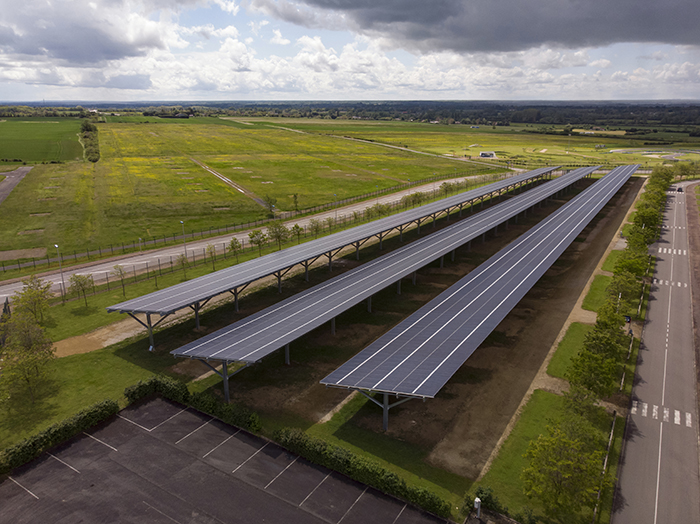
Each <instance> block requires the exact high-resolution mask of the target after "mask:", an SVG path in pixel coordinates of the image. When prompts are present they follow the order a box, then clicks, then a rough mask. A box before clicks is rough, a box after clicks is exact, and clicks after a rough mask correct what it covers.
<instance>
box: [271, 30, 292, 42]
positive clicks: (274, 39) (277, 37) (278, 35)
mask: <svg viewBox="0 0 700 524" xmlns="http://www.w3.org/2000/svg"><path fill="white" fill-rule="evenodd" d="M272 32H273V34H274V35H275V36H273V37H272V38H271V39H270V43H271V44H278V45H288V44H290V43H291V40H287V39H286V38H283V37H282V31H280V30H279V29H274V30H273V31H272Z"/></svg>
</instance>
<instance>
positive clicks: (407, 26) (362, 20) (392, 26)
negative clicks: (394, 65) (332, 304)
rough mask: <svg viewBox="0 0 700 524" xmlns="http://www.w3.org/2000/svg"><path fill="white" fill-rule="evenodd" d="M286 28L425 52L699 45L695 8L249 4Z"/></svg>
mask: <svg viewBox="0 0 700 524" xmlns="http://www.w3.org/2000/svg"><path fill="white" fill-rule="evenodd" d="M250 2H251V5H252V6H254V7H257V8H258V9H261V10H263V11H266V12H268V13H269V14H271V15H274V16H277V17H280V18H283V19H285V20H287V21H289V22H293V23H296V24H300V25H306V26H309V27H318V26H319V25H322V24H323V21H324V18H325V17H324V16H319V14H318V11H319V10H320V11H322V12H325V13H326V14H328V13H334V14H336V15H342V16H343V17H344V18H345V19H346V20H348V21H349V24H350V27H351V28H352V29H353V30H355V31H357V32H359V33H363V34H367V35H370V36H373V37H377V36H383V37H385V38H386V39H387V40H388V41H390V42H392V43H393V44H394V45H396V46H397V47H404V48H408V49H415V50H419V51H423V52H430V51H444V50H450V51H457V52H481V51H486V52H488V51H519V50H524V49H530V48H534V47H539V46H541V45H543V44H544V45H556V46H562V47H569V48H575V47H582V46H586V47H599V46H605V45H609V44H614V43H619V42H650V43H651V42H653V43H666V44H684V45H700V29H698V20H700V2H698V1H697V0H666V1H663V2H661V1H658V0H612V1H610V0H382V1H377V0H297V1H296V2H288V1H287V0H250Z"/></svg>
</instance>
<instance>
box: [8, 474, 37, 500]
mask: <svg viewBox="0 0 700 524" xmlns="http://www.w3.org/2000/svg"><path fill="white" fill-rule="evenodd" d="M7 478H8V479H10V480H11V481H12V482H14V483H15V484H17V485H18V486H19V487H20V488H22V489H23V490H24V491H26V492H27V493H29V494H30V495H31V496H32V497H34V498H35V499H37V500H39V497H37V496H36V495H35V494H34V493H32V492H31V491H29V490H28V489H27V488H25V487H24V486H23V485H22V484H20V483H19V482H17V481H16V480H15V479H13V478H12V477H7Z"/></svg>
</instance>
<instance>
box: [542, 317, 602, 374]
mask: <svg viewBox="0 0 700 524" xmlns="http://www.w3.org/2000/svg"><path fill="white" fill-rule="evenodd" d="M592 329H593V326H592V325H590V324H582V323H580V322H573V323H572V324H571V325H570V326H569V329H567V330H566V334H565V335H564V338H563V339H562V340H561V342H559V345H558V346H557V351H556V352H555V353H554V355H552V360H551V361H550V362H549V365H548V366H547V373H549V374H550V375H552V376H553V377H559V378H565V375H566V372H567V371H568V370H569V366H570V365H571V359H572V358H573V357H575V356H576V355H578V352H579V351H580V350H581V348H582V347H583V341H584V339H585V337H586V334H587V333H588V332H589V331H591V330H592Z"/></svg>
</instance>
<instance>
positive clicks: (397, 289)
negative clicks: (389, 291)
mask: <svg viewBox="0 0 700 524" xmlns="http://www.w3.org/2000/svg"><path fill="white" fill-rule="evenodd" d="M396 294H397V295H400V294H401V279H399V280H398V281H397V282H396Z"/></svg>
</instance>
